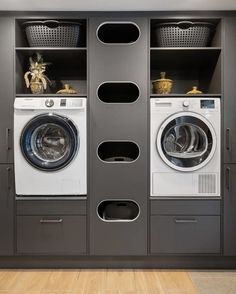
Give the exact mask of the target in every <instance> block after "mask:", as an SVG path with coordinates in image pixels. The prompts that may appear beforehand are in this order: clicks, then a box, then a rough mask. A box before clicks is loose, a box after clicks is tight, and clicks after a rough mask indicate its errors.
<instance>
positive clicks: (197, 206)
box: [151, 199, 220, 215]
mask: <svg viewBox="0 0 236 294" xmlns="http://www.w3.org/2000/svg"><path fill="white" fill-rule="evenodd" d="M151 214H152V215H220V200H200V199H193V200H182V199H177V200H174V199H170V200H151Z"/></svg>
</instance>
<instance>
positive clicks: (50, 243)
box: [17, 216, 86, 255]
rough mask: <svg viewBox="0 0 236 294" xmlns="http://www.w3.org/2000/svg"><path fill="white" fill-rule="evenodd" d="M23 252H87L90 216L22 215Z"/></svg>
mask: <svg viewBox="0 0 236 294" xmlns="http://www.w3.org/2000/svg"><path fill="white" fill-rule="evenodd" d="M17 252H18V253H19V254H50V255H52V254H54V255H57V254H70V255H73V254H85V253H86V216H57V217H56V216H53V217H52V216H18V217H17Z"/></svg>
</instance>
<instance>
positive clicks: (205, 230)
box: [151, 215, 220, 254]
mask: <svg viewBox="0 0 236 294" xmlns="http://www.w3.org/2000/svg"><path fill="white" fill-rule="evenodd" d="M151 253H154V254H155V253H156V254H204V253H212V254H217V253H220V217H219V216H180V215H178V216H152V217H151Z"/></svg>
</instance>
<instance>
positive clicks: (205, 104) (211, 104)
mask: <svg viewBox="0 0 236 294" xmlns="http://www.w3.org/2000/svg"><path fill="white" fill-rule="evenodd" d="M201 108H205V109H214V108H215V101H214V100H201Z"/></svg>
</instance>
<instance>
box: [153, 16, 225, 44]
mask: <svg viewBox="0 0 236 294" xmlns="http://www.w3.org/2000/svg"><path fill="white" fill-rule="evenodd" d="M182 21H190V22H207V23H211V24H213V29H212V30H211V35H210V43H208V46H209V47H221V20H220V19H217V18H200V19H197V18H189V17H186V18H184V17H182V18H176V17H170V18H158V19H151V25H150V27H151V31H150V34H151V37H150V42H151V43H150V46H151V47H157V46H158V43H157V36H156V32H155V29H156V26H157V25H158V24H160V23H169V22H172V23H173V22H174V23H177V22H182ZM189 48H191V47H189Z"/></svg>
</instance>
